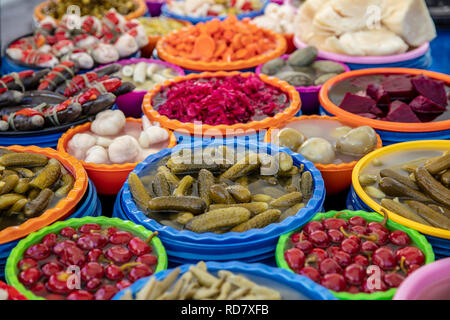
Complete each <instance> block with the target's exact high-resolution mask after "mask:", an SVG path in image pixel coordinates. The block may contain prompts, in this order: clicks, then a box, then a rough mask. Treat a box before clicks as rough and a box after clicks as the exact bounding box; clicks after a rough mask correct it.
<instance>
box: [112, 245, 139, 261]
mask: <svg viewBox="0 0 450 320" xmlns="http://www.w3.org/2000/svg"><path fill="white" fill-rule="evenodd" d="M106 257H107V258H108V259H110V260H112V261H114V262H115V263H119V264H122V263H126V262H128V261H130V260H131V258H132V257H133V254H132V253H131V252H130V250H128V249H127V248H125V247H121V246H113V247H111V248H109V249H108V250H107V251H106Z"/></svg>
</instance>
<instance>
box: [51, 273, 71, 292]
mask: <svg viewBox="0 0 450 320" xmlns="http://www.w3.org/2000/svg"><path fill="white" fill-rule="evenodd" d="M69 277H70V274H68V273H67V272H65V271H60V272H57V273H55V274H52V275H51V276H50V278H49V279H48V282H47V290H49V291H51V292H53V293H59V294H67V293H69V292H70V291H71V289H69V288H68V286H67V284H68V279H69Z"/></svg>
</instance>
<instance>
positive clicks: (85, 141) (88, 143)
mask: <svg viewBox="0 0 450 320" xmlns="http://www.w3.org/2000/svg"><path fill="white" fill-rule="evenodd" d="M96 142H97V139H96V138H95V137H94V136H92V135H90V134H87V133H77V134H76V135H74V136H73V137H72V139H70V141H69V143H68V144H67V147H68V151H69V153H70V154H71V155H73V156H74V157H75V158H77V159H84V157H85V155H86V151H87V150H88V149H89V148H91V147H93V146H94V145H95V143H96Z"/></svg>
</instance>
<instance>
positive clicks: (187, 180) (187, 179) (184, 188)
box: [166, 176, 195, 197]
mask: <svg viewBox="0 0 450 320" xmlns="http://www.w3.org/2000/svg"><path fill="white" fill-rule="evenodd" d="M166 181H167V180H166ZM194 181H195V179H194V178H192V177H191V176H184V177H183V179H181V181H180V183H179V184H178V186H177V188H176V189H175V190H174V192H173V195H174V196H177V197H181V196H184V195H186V193H187V192H188V190H189V188H190V187H191V186H192V184H193V183H194Z"/></svg>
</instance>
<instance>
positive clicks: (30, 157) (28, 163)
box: [0, 153, 48, 167]
mask: <svg viewBox="0 0 450 320" xmlns="http://www.w3.org/2000/svg"><path fill="white" fill-rule="evenodd" d="M47 163H48V158H47V157H46V156H44V155H42V154H37V153H7V154H4V155H2V156H0V165H2V166H4V167H42V166H45V165H46V164H47Z"/></svg>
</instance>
